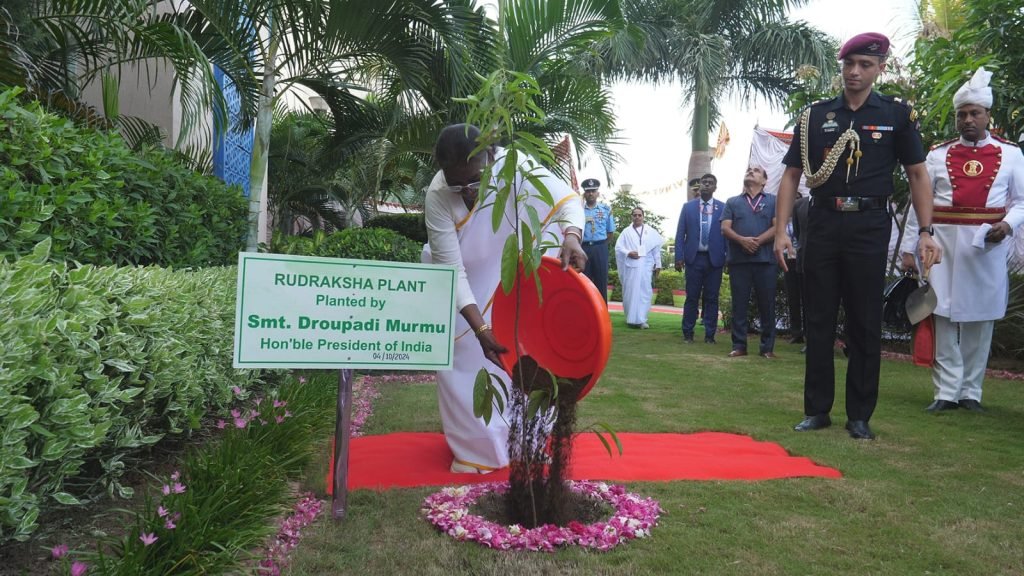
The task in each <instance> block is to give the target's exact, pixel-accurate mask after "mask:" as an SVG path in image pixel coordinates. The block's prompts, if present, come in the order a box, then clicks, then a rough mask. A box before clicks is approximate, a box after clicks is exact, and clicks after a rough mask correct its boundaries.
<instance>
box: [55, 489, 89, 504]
mask: <svg viewBox="0 0 1024 576" xmlns="http://www.w3.org/2000/svg"><path fill="white" fill-rule="evenodd" d="M53 499H54V500H56V501H57V502H60V503H61V504H63V505H65V506H78V505H80V504H81V503H82V502H81V501H79V500H78V498H75V497H74V496H72V495H71V494H68V493H67V492H56V493H54V494H53Z"/></svg>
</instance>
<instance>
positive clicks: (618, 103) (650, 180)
mask: <svg viewBox="0 0 1024 576" xmlns="http://www.w3.org/2000/svg"><path fill="white" fill-rule="evenodd" d="M916 7H917V2H914V1H911V0H852V1H851V0H811V1H810V2H809V6H806V7H804V8H801V9H799V10H796V11H794V12H793V13H792V14H791V19H793V20H805V21H807V22H808V23H810V24H811V25H813V26H815V27H817V28H818V29H820V30H823V31H824V32H825V33H827V34H831V35H832V36H835V37H836V38H838V39H839V41H840V42H843V41H845V40H846V39H847V38H849V37H851V36H854V35H856V34H859V33H861V32H881V33H883V34H885V35H886V36H888V37H889V38H890V40H892V42H893V46H892V51H893V53H894V54H896V55H900V56H905V55H906V54H909V53H910V52H911V51H912V49H913V42H914V34H915V22H916V21H917V17H916ZM613 94H614V97H615V107H616V113H617V115H618V126H619V129H620V130H621V137H622V139H623V140H624V144H623V145H622V146H619V147H618V148H617V150H618V152H619V153H620V154H622V156H623V158H624V161H623V162H622V163H621V164H620V165H619V166H618V168H617V169H616V170H615V171H614V172H613V173H612V174H611V178H612V183H613V184H612V186H608V185H607V180H608V178H607V177H606V175H605V174H604V171H603V169H602V167H601V165H600V163H599V162H597V161H591V162H587V163H586V164H585V165H584V166H583V169H582V170H581V171H580V173H579V179H580V181H582V180H583V179H584V178H591V177H593V178H598V179H599V180H601V182H602V183H603V184H605V186H603V187H602V189H601V193H602V200H603V201H609V200H610V199H611V198H612V197H613V195H614V191H616V190H618V187H619V185H621V184H631V185H632V194H634V195H635V196H637V197H638V198H639V199H640V200H641V201H642V202H643V203H644V205H645V206H646V207H647V208H648V209H649V210H651V211H653V212H655V213H657V214H660V215H661V216H664V217H665V226H664V228H665V230H663V232H665V233H666V234H667V235H668V236H672V235H673V234H674V231H675V222H676V220H677V219H678V218H679V211H680V208H681V207H682V204H683V201H684V200H685V193H684V192H683V191H679V192H676V193H655V192H653V191H656V190H658V189H660V188H664V187H666V186H669V185H671V184H673V183H675V182H678V181H679V180H682V179H684V178H686V171H687V166H688V163H689V159H690V133H689V124H690V114H691V110H690V108H689V107H687V108H683V106H682V96H681V94H680V92H679V89H678V86H676V87H673V86H650V85H636V84H633V85H629V84H619V85H616V86H615V87H614V88H613ZM722 116H723V120H724V121H725V124H726V125H727V126H728V128H729V133H730V137H731V139H730V143H729V146H728V147H727V148H726V152H725V155H724V156H723V157H722V158H720V159H717V160H715V161H714V164H713V166H712V172H714V174H715V175H716V176H717V177H718V192H717V193H716V195H715V196H716V197H717V198H719V199H720V200H724V199H726V198H728V197H731V196H735V195H737V194H739V193H740V192H741V191H742V188H743V172H744V170H745V169H746V166H747V160H748V158H749V155H750V141H751V137H752V135H753V130H754V127H755V126H757V125H760V126H761V127H763V128H769V129H782V128H783V127H784V126H785V125H786V122H787V118H786V117H785V115H784V114H783V113H782V111H781V109H774V108H772V107H771V106H769V105H767V104H765V103H763V102H759V103H755V104H741V103H738V102H730V103H727V104H726V105H725V106H724V107H723V115H722ZM717 136H718V132H717V130H716V131H715V132H713V133H712V134H711V135H710V138H709V140H710V142H711V145H712V146H714V143H715V141H716V139H717ZM616 224H617V225H619V226H622V225H624V223H616Z"/></svg>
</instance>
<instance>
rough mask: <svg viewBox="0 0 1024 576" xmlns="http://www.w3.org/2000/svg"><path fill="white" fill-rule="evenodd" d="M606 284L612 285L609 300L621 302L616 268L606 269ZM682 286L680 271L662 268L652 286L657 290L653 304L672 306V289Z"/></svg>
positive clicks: (620, 285)
mask: <svg viewBox="0 0 1024 576" xmlns="http://www.w3.org/2000/svg"><path fill="white" fill-rule="evenodd" d="M608 284H609V285H611V286H614V288H613V289H612V293H611V294H610V295H609V297H608V298H609V300H612V301H615V302H622V282H621V281H619V271H618V270H609V271H608ZM683 286H684V282H683V275H682V274H681V273H679V272H676V271H675V270H673V269H671V268H662V270H661V272H659V273H658V278H657V279H656V280H655V281H654V288H655V289H657V290H658V293H657V294H655V295H654V304H658V305H665V306H673V305H674V301H673V299H672V291H673V290H682V289H683Z"/></svg>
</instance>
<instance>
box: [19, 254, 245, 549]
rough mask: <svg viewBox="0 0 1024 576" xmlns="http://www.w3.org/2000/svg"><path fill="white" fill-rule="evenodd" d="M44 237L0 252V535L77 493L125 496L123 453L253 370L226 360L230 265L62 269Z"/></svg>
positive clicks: (231, 309) (192, 417)
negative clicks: (29, 246)
mask: <svg viewBox="0 0 1024 576" xmlns="http://www.w3.org/2000/svg"><path fill="white" fill-rule="evenodd" d="M49 247H50V242H49V241H48V240H47V241H45V242H42V243H40V244H39V245H38V246H37V247H36V249H35V250H34V252H33V253H32V254H31V255H29V256H26V257H25V258H22V259H20V260H18V261H16V262H14V263H8V262H4V261H0V298H2V301H3V310H4V316H5V317H4V322H2V323H0V438H2V439H3V441H2V442H0V542H3V541H5V540H8V539H11V538H14V539H19V540H23V539H25V538H27V537H28V535H29V534H30V533H31V532H32V531H33V530H34V529H35V528H36V518H37V516H38V514H39V512H40V509H41V508H44V507H50V506H53V505H54V504H55V503H60V504H75V503H77V502H78V499H77V498H76V496H75V495H77V496H78V497H83V496H84V497H86V498H88V497H89V496H90V495H94V494H95V493H96V490H97V489H102V488H106V489H107V490H109V491H110V492H111V493H120V494H121V495H122V496H127V495H129V494H130V490H128V489H126V488H124V487H122V486H121V485H120V484H119V478H120V477H121V476H122V475H123V474H124V473H125V472H126V468H127V466H126V459H130V457H131V455H132V454H133V453H134V452H137V451H138V450H139V449H142V448H144V447H146V446H150V445H152V444H154V443H156V442H157V441H159V440H161V438H163V437H165V436H168V435H170V436H184V435H187V434H189V433H190V432H191V431H193V430H195V429H197V428H199V427H200V421H201V419H202V418H203V416H204V415H206V414H207V412H208V411H209V410H213V409H218V408H220V407H221V406H223V405H225V404H226V403H227V402H229V401H230V400H231V397H232V393H231V388H232V386H236V385H237V386H241V387H245V386H246V385H247V384H249V383H251V381H252V380H254V379H255V378H256V377H257V375H258V372H238V371H235V370H234V369H232V367H231V360H232V352H233V348H232V345H233V339H232V333H233V327H234V314H235V304H234V300H235V279H236V275H237V272H236V270H235V269H234V268H216V269H206V270H201V271H197V272H186V271H172V270H168V269H163V268H155V267H150V268H116V267H93V266H91V265H86V266H82V267H80V268H77V269H72V268H71V267H69V266H68V265H67V264H65V263H50V262H49V260H50V258H51V255H50V253H49ZM73 494H74V495H73Z"/></svg>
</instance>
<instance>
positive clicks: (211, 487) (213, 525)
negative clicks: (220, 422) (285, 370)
mask: <svg viewBox="0 0 1024 576" xmlns="http://www.w3.org/2000/svg"><path fill="white" fill-rule="evenodd" d="M320 374H321V376H319V377H318V378H317V380H316V381H315V383H314V382H310V383H308V384H305V383H303V382H304V379H300V380H298V381H296V380H294V379H285V381H284V382H283V383H282V385H281V386H280V387H277V388H275V389H273V390H269V391H268V392H269V394H268V395H267V396H266V397H260V396H253V395H245V396H248V398H246V401H245V402H244V403H238V404H235V405H234V406H232V408H235V409H236V410H238V413H239V414H241V415H242V416H240V419H236V418H234V417H232V416H229V415H227V414H223V415H222V416H223V417H224V419H225V420H227V421H229V422H230V424H227V425H226V427H225V429H224V431H223V433H222V434H220V435H219V436H218V438H217V439H216V440H215V441H212V442H208V443H204V444H202V445H201V446H198V447H196V448H194V449H193V450H190V451H189V453H188V454H187V455H186V456H185V458H184V459H183V461H182V463H181V466H180V468H179V470H180V474H179V473H178V472H175V473H174V474H173V476H172V477H171V478H166V479H163V478H158V480H159V481H160V484H157V486H156V487H154V488H155V489H153V490H151V491H149V494H147V497H146V500H145V504H144V505H143V506H142V507H141V509H139V510H137V511H135V513H134V522H128V523H126V527H125V533H124V534H121V535H118V536H117V537H113V538H111V537H107V538H104V539H102V540H101V541H100V542H98V545H97V546H95V547H94V548H95V550H96V551H97V552H87V553H85V555H84V559H87V560H90V562H91V563H93V564H94V565H95V567H96V568H97V570H96V572H97V573H99V574H175V573H182V572H185V573H195V574H198V573H202V574H242V573H245V574H249V573H254V570H253V568H252V566H251V565H252V562H253V561H252V552H253V550H254V548H257V547H259V546H261V545H263V544H264V543H265V542H267V539H268V537H270V536H272V534H273V532H274V530H275V529H277V523H276V522H273V521H272V520H273V519H274V518H275V517H276V516H279V515H280V514H281V512H282V511H283V510H284V508H285V505H286V503H287V502H289V501H290V500H291V499H292V498H293V497H294V495H293V493H292V490H291V489H290V488H289V485H288V480H289V479H292V480H294V479H296V478H298V477H299V475H300V474H301V473H302V472H303V471H304V469H305V467H306V466H307V465H308V463H309V461H310V460H311V459H312V456H313V448H314V447H315V446H317V443H316V441H317V440H319V439H321V438H323V436H324V435H326V434H328V431H329V430H331V427H332V426H333V418H332V416H333V415H334V412H333V410H334V407H335V400H336V396H335V390H336V385H337V376H336V375H332V374H330V373H327V372H325V371H321V372H320ZM332 379H333V380H332ZM332 384H334V386H332ZM243 397H244V396H239V397H238V399H239V400H241V399H242V398H243ZM254 470H258V471H259V473H256V474H254V473H253V471H254ZM161 484H162V485H164V486H168V487H169V488H171V489H170V490H169V492H170V493H169V494H163V491H162V490H160V489H158V488H159V487H160V485H161ZM176 484H180V488H179V489H174V487H175V485H176ZM161 494H163V495H161ZM155 499H158V500H155ZM158 506H160V507H162V508H163V509H164V510H163V512H164V514H163V515H161V513H160V511H159V510H158V508H157V507H158ZM168 520H170V522H171V523H172V524H171V527H168V524H167V522H168ZM144 534H149V535H151V536H155V537H156V538H157V539H156V541H154V542H151V543H150V544H146V543H145V542H143V541H142V539H141V538H140V537H141V536H142V535H144ZM108 552H109V553H110V554H109V555H108ZM184 567H188V570H185V569H184ZM90 573H92V572H90ZM255 573H261V574H262V573H268V574H269V573H279V572H277V571H274V570H273V569H268V567H267V566H266V565H264V567H263V569H262V570H255Z"/></svg>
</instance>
